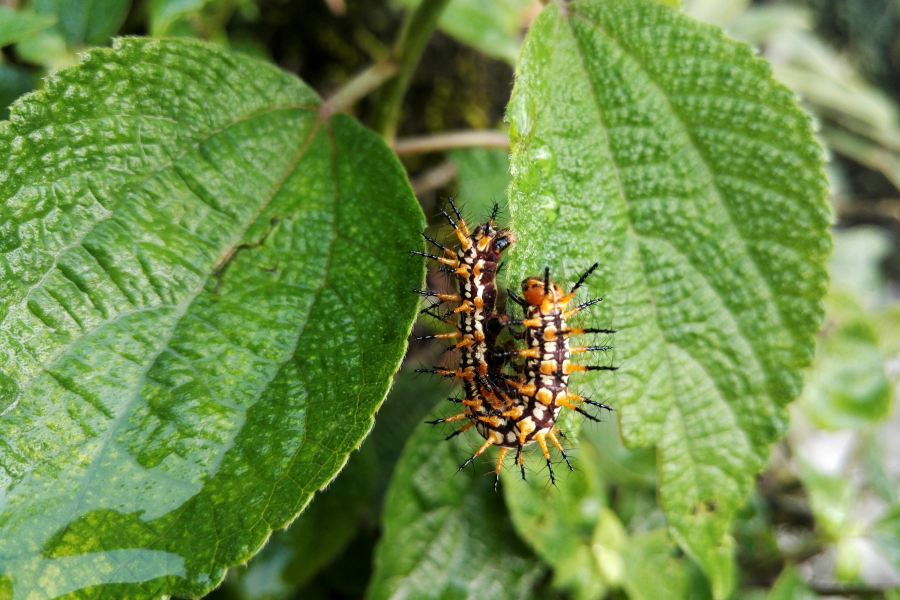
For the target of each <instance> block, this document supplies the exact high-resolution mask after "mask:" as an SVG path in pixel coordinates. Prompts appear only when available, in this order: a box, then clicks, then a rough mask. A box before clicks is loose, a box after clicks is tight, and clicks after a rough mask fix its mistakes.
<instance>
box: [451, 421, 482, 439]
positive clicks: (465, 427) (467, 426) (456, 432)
mask: <svg viewBox="0 0 900 600" xmlns="http://www.w3.org/2000/svg"><path fill="white" fill-rule="evenodd" d="M474 424H475V423H472V422H471V421H470V422H468V423H466V424H465V425H463V426H462V427H460V428H459V429H457V430H456V431H454V432H453V433H451V434H450V435H448V436H447V437H445V438H444V440H452V439H453V438H455V437H456V436H458V435H459V434H461V433H462V432H464V431H465V430H467V429H469V428H470V427H472V426H473V425H474Z"/></svg>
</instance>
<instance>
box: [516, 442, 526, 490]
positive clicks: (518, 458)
mask: <svg viewBox="0 0 900 600" xmlns="http://www.w3.org/2000/svg"><path fill="white" fill-rule="evenodd" d="M516 462H517V463H518V465H519V471H521V472H522V481H527V479H525V459H524V458H522V446H519V447H518V448H516Z"/></svg>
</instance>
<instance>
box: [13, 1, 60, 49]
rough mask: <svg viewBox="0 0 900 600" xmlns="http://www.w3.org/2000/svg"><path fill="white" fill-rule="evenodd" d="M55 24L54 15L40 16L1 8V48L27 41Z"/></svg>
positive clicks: (24, 11)
mask: <svg viewBox="0 0 900 600" xmlns="http://www.w3.org/2000/svg"><path fill="white" fill-rule="evenodd" d="M54 23H56V18H55V17H54V16H53V15H38V14H35V13H33V12H30V11H26V10H13V9H11V8H6V7H5V6H0V46H8V45H10V44H15V43H16V42H18V41H21V40H24V39H27V38H29V37H31V36H33V35H34V34H36V33H37V32H39V31H41V30H42V29H46V28H47V27H50V26H51V25H53V24H54Z"/></svg>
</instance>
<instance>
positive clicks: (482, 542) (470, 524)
mask: <svg viewBox="0 0 900 600" xmlns="http://www.w3.org/2000/svg"><path fill="white" fill-rule="evenodd" d="M455 448H456V446H455V444H451V443H446V442H445V443H440V439H436V431H435V429H434V428H433V427H432V426H431V425H426V424H422V425H420V426H419V427H418V428H417V429H416V431H415V433H413V436H412V437H411V438H410V440H409V442H408V444H407V445H406V449H405V451H404V453H403V456H402V457H401V458H400V462H399V463H398V464H397V469H396V471H395V472H394V479H393V480H392V482H391V486H390V488H389V489H388V494H387V498H386V499H385V504H384V511H383V514H382V522H383V525H384V534H383V537H382V539H381V541H380V542H379V545H378V548H377V551H376V557H375V573H374V574H373V576H372V583H371V584H370V587H369V591H368V594H367V595H366V598H368V599H369V600H383V599H388V598H391V599H399V598H416V599H421V600H428V599H429V598H433V599H444V598H456V599H459V600H463V599H471V600H476V599H477V600H506V599H513V598H521V599H523V600H524V599H526V598H531V597H533V596H532V588H533V587H534V584H535V583H536V580H537V578H538V576H539V575H540V572H541V567H540V565H539V563H538V562H537V560H536V559H535V558H534V557H533V556H531V554H530V553H529V552H528V550H527V549H526V548H525V547H524V545H523V544H522V542H521V541H519V539H518V538H517V537H516V534H515V532H514V531H513V528H512V525H511V523H510V522H509V517H508V516H507V514H506V508H505V507H504V506H503V500H502V498H501V496H500V495H499V494H495V493H494V491H493V489H492V486H493V477H486V476H484V475H483V474H482V473H481V472H480V471H476V470H475V469H472V468H468V469H466V470H464V471H461V472H458V473H457V472H456V469H457V467H458V466H459V465H460V463H462V461H463V460H465V458H464V457H463V451H455ZM467 450H468V448H467ZM470 454H471V453H470Z"/></svg>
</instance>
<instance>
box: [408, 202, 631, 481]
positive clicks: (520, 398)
mask: <svg viewBox="0 0 900 600" xmlns="http://www.w3.org/2000/svg"><path fill="white" fill-rule="evenodd" d="M450 206H451V207H452V208H453V211H454V213H455V214H456V218H457V220H456V221H454V220H453V218H452V217H450V215H449V214H447V212H446V211H444V210H441V213H442V214H443V215H444V217H446V219H447V220H448V221H449V222H450V225H451V226H452V227H453V230H454V232H455V234H456V236H457V238H458V239H459V243H460V247H459V249H458V250H451V249H449V248H446V247H445V246H443V245H441V244H440V243H438V242H437V241H435V240H433V239H432V238H430V237H428V236H427V235H426V236H424V237H425V239H426V240H428V241H429V242H431V243H432V244H434V245H435V246H436V247H438V248H440V249H441V250H442V251H443V253H444V255H445V256H435V255H432V254H427V253H422V252H414V254H420V255H423V256H426V257H428V258H432V259H435V260H437V261H438V262H440V263H442V264H443V265H444V266H443V267H441V270H443V271H449V272H453V273H454V274H455V276H456V279H457V283H458V287H459V293H458V294H438V293H435V292H431V291H425V290H413V291H415V292H416V293H419V294H422V295H424V296H427V297H432V298H437V300H438V301H439V303H441V302H448V301H450V302H458V303H459V306H458V307H456V308H455V309H453V310H450V311H448V312H447V313H445V314H443V315H438V314H435V313H433V312H432V309H433V308H434V306H435V305H433V306H432V307H429V308H427V309H425V310H424V311H423V312H427V313H428V314H430V315H432V316H434V317H436V318H438V319H440V320H442V321H444V322H447V323H451V324H454V325H455V331H453V332H451V333H443V334H436V335H429V336H422V337H418V338H416V339H419V340H423V339H458V340H459V342H457V343H456V345H455V346H451V348H456V349H457V350H459V356H460V366H459V368H458V369H442V368H439V367H435V368H432V369H418V371H419V372H424V373H434V374H438V375H441V376H444V377H456V378H460V379H462V382H463V391H464V396H463V398H462V399H456V398H450V400H451V401H454V402H460V403H462V404H464V405H465V410H464V412H462V413H459V414H456V415H453V416H450V417H446V418H443V419H437V420H434V421H428V423H431V424H437V423H447V422H453V421H460V420H468V422H467V423H466V424H464V425H463V426H462V427H461V428H459V429H458V430H456V431H454V432H453V433H452V434H450V435H449V436H448V437H447V439H451V438H453V437H454V436H456V435H459V434H461V433H462V432H464V431H466V430H468V429H470V428H471V427H473V426H474V427H475V429H476V430H477V431H478V433H479V434H480V435H481V436H482V437H483V438H484V439H485V442H484V443H483V444H482V445H481V446H480V447H479V448H478V450H477V451H476V452H475V453H474V454H473V455H472V456H471V457H470V458H469V459H468V460H466V461H465V462H464V463H463V464H462V465H461V466H460V467H459V469H460V470H462V469H464V468H465V467H466V466H468V465H469V464H470V463H472V462H473V461H474V460H475V459H476V458H477V457H478V456H480V455H481V454H483V453H484V452H485V451H486V450H487V449H488V448H489V447H490V446H497V447H499V449H500V453H499V456H498V458H497V462H496V466H495V468H494V474H495V483H494V488H495V489H496V488H497V484H498V483H499V476H500V468H501V467H502V465H503V459H504V457H505V456H506V455H507V454H508V453H509V451H510V450H513V449H515V450H516V459H515V460H516V463H517V464H518V465H519V467H520V470H521V473H522V478H523V479H524V478H525V465H524V460H523V459H522V448H524V447H525V446H527V445H529V444H531V443H533V442H535V441H536V442H538V444H539V445H540V446H541V449H542V451H543V454H544V458H545V459H546V461H547V466H548V468H549V471H550V479H551V482H552V483H555V482H556V478H555V474H554V472H553V466H552V462H551V461H550V453H549V448H548V445H547V440H548V439H549V441H550V442H552V443H553V444H554V445H555V446H556V447H557V449H559V451H560V453H561V454H562V456H563V458H564V459H565V461H566V464H567V465H568V466H569V468H570V469H572V470H574V469H573V467H572V465H571V463H570V462H569V458H568V456H567V455H566V453H565V451H564V450H563V447H562V444H561V443H560V441H559V439H558V438H557V437H556V436H557V434H559V435H562V432H560V431H559V429H558V428H557V427H556V422H557V419H558V417H559V412H560V409H561V407H563V406H566V407H568V408H571V409H573V410H575V411H577V412H579V413H581V414H582V415H585V416H586V417H588V418H590V419H593V420H599V419H597V418H596V417H594V416H592V415H590V414H589V413H587V412H586V411H585V410H584V409H582V408H581V406H580V405H579V404H582V405H583V404H591V405H594V406H597V407H600V408H606V409H608V410H612V409H611V408H610V407H609V406H607V405H606V404H603V403H602V402H596V401H594V400H591V399H590V398H585V397H582V396H579V395H577V394H573V393H571V392H570V391H569V390H568V377H569V374H570V373H572V372H575V371H594V370H605V371H613V370H616V369H615V367H600V366H583V365H575V364H572V363H570V361H569V359H570V356H571V354H573V353H579V352H589V351H596V350H608V349H610V348H611V347H610V346H577V347H570V346H569V336H571V335H579V334H584V333H614V331H613V330H611V329H590V328H589V329H585V328H571V327H569V326H568V324H567V319H568V318H569V317H571V316H572V315H574V314H576V313H577V312H579V311H581V310H583V309H585V308H587V307H589V306H591V305H593V304H595V303H597V302H600V301H601V299H596V300H591V301H588V302H585V303H583V304H580V305H578V306H576V307H575V308H572V309H569V308H568V306H569V304H571V302H572V300H573V299H574V296H575V293H576V291H577V290H578V289H579V288H580V287H581V286H582V285H583V284H584V282H585V281H586V280H587V278H588V277H589V276H590V274H591V273H592V272H593V271H594V270H595V269H596V268H597V267H598V264H594V265H593V266H592V267H591V268H590V269H589V270H588V271H587V272H586V273H585V274H584V275H582V277H581V278H580V279H579V280H578V282H577V283H576V284H575V286H574V287H573V288H572V290H571V291H570V292H569V293H568V294H563V292H562V289H561V288H560V287H559V286H558V285H556V284H555V283H552V282H551V281H550V271H549V269H546V270H545V272H544V278H543V280H542V279H540V278H537V277H529V278H527V279H526V280H525V281H523V282H522V297H521V298H520V297H519V296H517V295H516V294H514V293H512V292H510V293H509V298H510V299H512V300H513V301H514V302H516V303H518V304H519V305H521V306H522V307H523V308H524V310H525V318H523V319H519V320H510V319H509V317H508V316H506V315H505V314H501V313H498V312H497V311H496V310H495V306H496V300H497V285H496V281H495V277H496V273H497V270H498V268H499V261H500V258H501V255H502V253H503V251H504V250H506V249H507V248H508V247H509V246H510V245H511V244H512V243H514V242H515V236H514V235H513V234H512V233H511V232H509V231H508V230H498V229H497V227H496V225H495V219H496V215H497V210H498V207H497V206H496V205H495V206H494V211H493V213H492V215H491V218H490V220H489V221H487V222H486V223H482V224H480V225H479V226H478V227H477V228H476V229H475V231H474V233H470V232H469V229H468V227H467V225H466V222H465V220H464V219H463V218H462V215H461V214H460V212H459V210H458V209H457V207H456V205H455V204H454V203H453V201H452V200H451V201H450ZM423 235H424V234H423ZM453 314H456V315H458V316H457V321H456V322H455V323H452V321H450V319H449V317H450V316H451V315H453ZM510 325H522V326H524V331H521V332H515V331H513V330H510V331H511V333H512V335H513V337H514V338H516V339H523V338H524V340H525V342H526V345H527V347H526V348H525V349H523V350H506V349H504V348H501V347H499V346H498V344H497V338H498V336H499V333H500V331H501V330H502V329H503V328H504V327H507V326H510ZM512 357H523V358H525V361H524V363H523V364H519V365H515V364H513V365H512V369H513V371H514V372H513V373H511V374H508V373H505V372H504V369H505V368H506V367H507V363H508V362H509V360H510V359H511V358H512ZM573 402H577V403H579V404H574V403H573Z"/></svg>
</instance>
